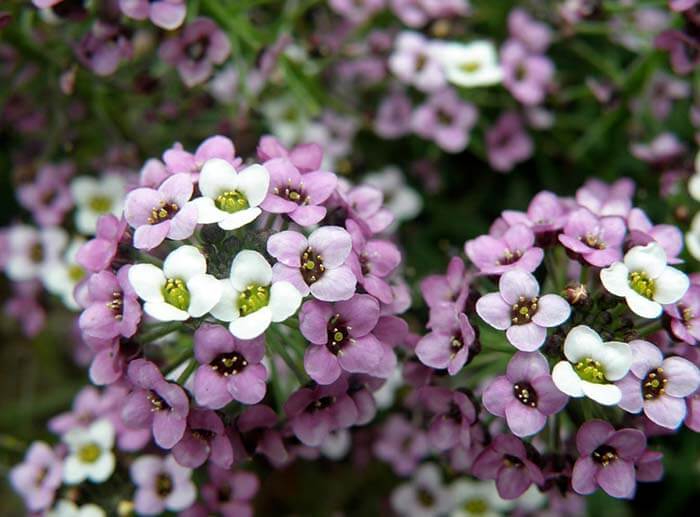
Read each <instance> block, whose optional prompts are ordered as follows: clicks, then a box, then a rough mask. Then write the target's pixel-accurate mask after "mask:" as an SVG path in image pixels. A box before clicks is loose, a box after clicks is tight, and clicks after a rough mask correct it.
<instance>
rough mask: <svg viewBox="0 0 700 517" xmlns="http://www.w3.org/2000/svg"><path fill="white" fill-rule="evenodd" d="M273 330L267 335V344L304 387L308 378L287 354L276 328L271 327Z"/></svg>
mask: <svg viewBox="0 0 700 517" xmlns="http://www.w3.org/2000/svg"><path fill="white" fill-rule="evenodd" d="M270 328H271V329H273V332H268V334H267V338H268V339H267V343H268V344H269V345H270V348H271V349H272V351H273V352H275V353H276V354H278V355H279V356H280V357H281V358H282V359H283V360H284V362H285V364H286V365H287V367H288V368H289V369H290V370H291V371H292V372H293V373H294V375H295V376H296V378H297V380H298V381H299V384H301V385H304V384H306V382H307V381H308V378H307V377H306V374H305V373H304V371H303V370H302V369H301V368H300V367H299V365H298V364H297V363H296V362H295V361H294V359H293V358H292V356H290V355H289V352H287V349H286V348H285V346H284V344H283V343H282V341H281V336H280V335H279V333H278V332H277V330H276V329H274V327H270Z"/></svg>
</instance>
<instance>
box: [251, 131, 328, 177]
mask: <svg viewBox="0 0 700 517" xmlns="http://www.w3.org/2000/svg"><path fill="white" fill-rule="evenodd" d="M257 154H258V158H260V160H262V161H263V162H266V161H268V160H272V159H273V158H287V159H288V160H289V161H290V162H292V164H293V165H294V166H295V167H296V168H297V169H298V170H299V172H301V173H302V174H305V173H307V172H313V171H317V170H319V169H320V168H321V163H322V162H323V147H321V146H320V145H318V144H315V143H309V144H299V145H296V146H294V147H293V148H291V149H287V148H286V147H285V146H284V145H282V143H281V142H280V141H279V140H277V138H275V137H274V136H272V135H265V136H263V137H262V138H260V142H258V148H257Z"/></svg>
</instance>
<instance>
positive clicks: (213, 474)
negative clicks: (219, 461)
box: [200, 464, 260, 517]
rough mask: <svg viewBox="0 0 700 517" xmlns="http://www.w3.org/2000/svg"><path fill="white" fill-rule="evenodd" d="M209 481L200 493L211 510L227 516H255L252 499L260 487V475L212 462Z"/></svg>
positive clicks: (209, 469) (208, 470)
mask: <svg viewBox="0 0 700 517" xmlns="http://www.w3.org/2000/svg"><path fill="white" fill-rule="evenodd" d="M207 472H208V473H209V482H208V483H206V484H204V485H202V488H201V490H200V493H201V495H202V499H204V502H205V504H206V505H207V509H208V510H209V511H210V512H215V513H220V514H221V515H225V516H231V517H233V516H235V517H253V505H252V499H253V497H255V494H256V493H257V491H258V489H259V488H260V481H259V480H258V477H257V476H256V475H255V474H253V473H252V472H246V471H245V470H240V469H236V470H230V469H222V468H221V467H217V466H216V465H214V464H210V465H209V468H208V469H207Z"/></svg>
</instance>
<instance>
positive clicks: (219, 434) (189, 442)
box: [172, 330, 233, 469]
mask: <svg viewBox="0 0 700 517" xmlns="http://www.w3.org/2000/svg"><path fill="white" fill-rule="evenodd" d="M224 332H225V330H224ZM172 455H173V458H175V461H177V462H178V463H179V464H180V465H182V466H183V467H188V468H191V469H196V468H197V467H201V466H202V465H204V462H205V461H207V459H208V460H209V461H211V462H212V463H213V464H215V465H218V466H219V467H221V468H224V469H228V468H231V465H232V464H233V447H232V446H231V440H229V438H228V436H227V434H226V428H225V427H224V423H223V422H222V421H221V418H219V416H218V415H217V414H216V412H215V411H211V410H208V409H199V408H192V410H191V411H190V413H189V415H187V428H186V429H185V433H184V434H183V435H182V439H180V441H179V442H177V444H176V445H175V447H173V449H172Z"/></svg>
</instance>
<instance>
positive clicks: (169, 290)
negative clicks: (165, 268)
mask: <svg viewBox="0 0 700 517" xmlns="http://www.w3.org/2000/svg"><path fill="white" fill-rule="evenodd" d="M163 298H164V299H165V302H166V303H169V304H170V305H172V306H174V307H177V308H178V309H180V310H181V311H186V310H187V308H188V307H189V306H190V291H189V290H188V289H187V286H186V285H185V282H184V281H182V280H180V279H179V278H168V279H167V280H166V282H165V286H164V287H163Z"/></svg>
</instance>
